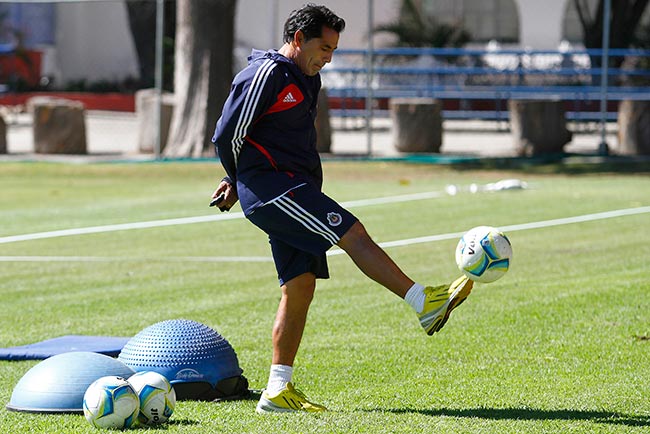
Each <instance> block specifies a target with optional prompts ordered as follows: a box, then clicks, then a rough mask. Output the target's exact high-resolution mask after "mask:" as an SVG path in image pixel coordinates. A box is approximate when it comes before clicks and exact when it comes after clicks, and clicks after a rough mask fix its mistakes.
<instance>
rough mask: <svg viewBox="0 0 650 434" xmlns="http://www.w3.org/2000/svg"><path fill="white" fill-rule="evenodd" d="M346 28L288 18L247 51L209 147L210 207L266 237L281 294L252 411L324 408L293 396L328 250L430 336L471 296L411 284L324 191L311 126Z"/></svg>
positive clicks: (303, 13) (324, 16)
mask: <svg viewBox="0 0 650 434" xmlns="http://www.w3.org/2000/svg"><path fill="white" fill-rule="evenodd" d="M344 28H345V21H344V20H343V19H341V18H339V17H338V16H336V15H335V14H334V13H333V12H332V11H330V10H329V9H328V8H326V7H324V6H316V5H313V4H308V5H306V6H303V7H302V8H301V9H298V10H295V11H293V12H292V13H291V14H290V16H289V18H288V19H287V21H286V23H285V25H284V45H283V46H282V47H281V48H280V49H279V50H277V51H275V50H270V51H266V52H262V51H257V50H253V52H252V54H251V56H250V57H249V65H248V67H246V68H245V69H244V70H242V71H241V72H240V73H239V74H237V76H236V77H235V79H234V81H233V84H232V88H231V92H230V95H229V97H228V99H227V101H226V103H225V104H224V107H223V112H222V115H221V118H220V119H219V121H218V122H217V127H216V131H215V135H214V137H213V139H212V141H213V142H214V143H215V145H216V148H217V152H218V154H219V157H220V159H221V162H222V164H223V167H224V169H225V170H226V173H227V177H226V178H224V179H223V180H222V181H221V183H220V184H219V186H218V187H217V189H216V190H215V192H214V194H213V196H212V197H213V203H215V204H217V205H218V206H219V208H220V209H221V210H222V211H227V210H229V209H230V208H231V207H232V206H233V205H234V204H235V203H236V202H237V200H239V201H240V203H241V206H242V209H243V211H244V214H245V215H246V217H247V218H248V219H249V220H250V221H251V222H252V223H253V224H255V225H256V226H258V227H259V228H260V229H262V230H263V231H264V232H266V233H267V234H268V236H269V242H270V244H271V250H272V254H273V260H274V262H275V266H276V269H277V272H278V278H279V281H280V287H281V290H282V297H281V300H280V305H279V307H278V311H277V315H276V319H275V323H274V326H273V358H272V365H271V371H270V375H269V381H268V385H267V388H266V389H265V391H264V392H263V393H262V396H261V398H260V401H259V403H258V405H257V412H258V413H268V412H287V411H309V412H317V411H323V410H325V407H323V406H321V405H318V404H315V403H312V402H310V401H309V400H307V398H306V397H305V395H303V394H302V393H301V392H298V391H296V390H295V389H294V387H293V384H292V383H291V377H292V373H293V363H294V359H295V357H296V353H297V351H298V347H299V345H300V341H301V338H302V333H303V330H304V328H305V322H306V319H307V311H308V309H309V305H310V303H311V301H312V297H313V295H314V291H315V289H316V279H317V278H323V279H325V278H328V277H329V273H328V268H327V259H326V255H325V252H326V251H327V250H328V249H329V248H330V247H332V245H335V244H336V245H338V246H339V247H340V248H341V249H343V250H344V251H345V252H346V253H347V254H348V255H349V256H350V257H351V258H352V260H353V261H354V262H355V264H356V265H357V266H358V267H359V269H361V271H363V272H364V273H365V274H366V275H367V276H368V277H370V278H371V279H373V280H375V281H376V282H378V283H380V284H381V285H383V286H384V287H386V288H388V289H389V290H391V291H392V292H393V293H395V294H396V295H398V296H399V297H401V298H403V299H405V300H406V301H407V302H408V303H409V304H410V305H411V306H412V307H413V309H414V310H415V311H416V313H417V315H418V317H419V319H420V324H421V325H422V327H423V328H424V329H425V331H426V332H427V333H428V334H429V335H432V334H433V333H435V332H437V331H439V330H440V329H441V328H442V326H443V325H444V324H445V322H446V321H447V318H448V317H449V314H450V312H451V311H452V310H453V309H454V308H456V307H457V306H458V305H460V304H461V303H462V302H463V301H464V300H465V299H466V298H467V296H468V295H469V293H470V291H471V289H472V281H470V280H468V279H467V278H459V279H458V280H456V281H455V282H453V283H452V284H451V285H442V286H437V287H427V288H424V287H423V286H422V285H420V284H418V283H415V282H414V281H413V280H411V279H410V278H409V277H407V276H406V275H405V274H404V273H403V272H402V270H401V269H400V268H399V267H398V266H397V265H396V264H395V263H394V262H393V261H392V260H391V259H390V258H389V257H388V255H387V254H386V253H385V252H384V251H383V250H382V249H381V248H380V247H379V246H377V244H375V243H374V241H373V240H372V239H371V238H370V236H369V235H368V234H367V232H366V230H365V228H364V227H363V225H362V224H361V222H359V221H358V220H357V218H356V217H355V216H354V215H352V214H351V213H350V212H348V211H347V210H345V209H344V208H342V207H341V206H340V205H339V204H338V203H336V202H335V201H334V200H332V199H331V198H329V197H328V196H326V195H325V194H323V193H322V192H321V185H322V167H321V162H320V158H319V155H318V152H317V151H316V131H315V127H314V119H315V116H316V102H317V101H316V99H317V95H318V91H319V89H320V86H321V81H320V75H319V71H320V70H321V68H323V67H324V66H325V65H326V64H327V63H329V62H330V61H331V60H332V54H333V53H334V50H336V48H337V46H338V40H339V33H341V32H342V31H343V29H344Z"/></svg>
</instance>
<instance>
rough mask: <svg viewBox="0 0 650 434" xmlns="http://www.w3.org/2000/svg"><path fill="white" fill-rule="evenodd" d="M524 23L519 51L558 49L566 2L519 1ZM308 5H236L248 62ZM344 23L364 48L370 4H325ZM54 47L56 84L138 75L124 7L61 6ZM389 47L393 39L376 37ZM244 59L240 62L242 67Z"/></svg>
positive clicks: (385, 11)
mask: <svg viewBox="0 0 650 434" xmlns="http://www.w3.org/2000/svg"><path fill="white" fill-rule="evenodd" d="M515 1H516V4H517V7H518V11H519V20H520V25H519V28H520V32H521V34H520V45H521V46H522V47H530V48H533V49H555V48H557V47H558V44H559V43H560V40H561V36H562V17H563V15H564V10H565V8H566V2H567V1H568V0H546V1H541V0H515ZM306 2H307V1H306V0H265V1H262V0H238V1H237V11H236V17H235V40H236V44H237V45H238V46H239V47H240V48H241V49H242V50H240V53H238V54H237V55H238V56H240V57H245V56H246V55H247V54H248V52H249V51H250V49H251V48H258V49H268V48H279V47H280V46H281V45H282V27H283V25H284V21H285V20H286V18H287V16H288V15H289V13H290V12H291V11H292V10H294V9H297V8H299V7H301V6H302V5H304V4H305V3H306ZM323 3H326V4H327V6H328V7H329V8H330V9H332V10H333V11H334V12H335V13H336V14H338V15H339V16H341V17H342V18H344V19H345V21H346V29H345V31H344V32H343V34H342V35H341V39H340V41H339V48H364V47H366V46H367V44H368V39H367V37H368V30H369V27H368V0H328V1H323ZM399 5H400V0H374V22H375V25H376V24H380V23H386V22H389V21H392V20H394V19H395V17H396V16H397V14H398V11H399ZM56 19H57V23H56V46H55V48H54V49H52V50H48V52H47V59H45V60H46V65H47V68H48V69H49V70H48V71H47V73H48V74H51V75H54V77H55V80H56V82H57V83H59V84H61V83H65V82H67V81H69V80H75V79H82V78H85V79H87V80H88V81H91V82H92V81H97V80H109V81H120V80H123V79H125V78H127V77H130V76H132V77H135V76H137V74H138V62H137V55H136V52H135V47H134V44H133V40H132V37H131V33H130V30H129V26H128V15H127V12H126V6H125V4H124V2H123V1H121V2H120V1H107V2H92V3H83V2H79V3H77V2H73V3H59V4H57V17H56ZM374 42H375V46H385V45H387V43H389V42H390V37H389V36H385V35H379V36H375V37H374ZM244 60H245V59H241V61H244Z"/></svg>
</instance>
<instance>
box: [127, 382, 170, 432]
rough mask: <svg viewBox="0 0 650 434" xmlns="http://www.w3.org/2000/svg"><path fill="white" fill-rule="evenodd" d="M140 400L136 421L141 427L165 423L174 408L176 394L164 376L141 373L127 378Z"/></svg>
mask: <svg viewBox="0 0 650 434" xmlns="http://www.w3.org/2000/svg"><path fill="white" fill-rule="evenodd" d="M129 383H131V386H133V389H134V390H135V393H136V394H137V395H138V398H139V399H140V414H139V415H138V420H139V421H140V423H141V424H143V425H156V424H159V423H163V422H166V421H167V419H169V418H170V417H171V415H172V413H173V412H174V407H175V406H176V392H175V391H174V388H173V387H172V385H171V384H170V383H169V381H168V380H167V378H165V376H164V375H162V374H159V373H158V372H155V371H142V372H137V373H135V374H133V375H132V376H131V377H130V378H129Z"/></svg>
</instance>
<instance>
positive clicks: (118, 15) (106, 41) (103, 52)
mask: <svg viewBox="0 0 650 434" xmlns="http://www.w3.org/2000/svg"><path fill="white" fill-rule="evenodd" d="M56 20H57V22H56V50H55V52H54V53H51V57H53V59H49V60H50V63H49V64H50V65H51V66H50V67H51V68H52V71H51V73H52V74H53V75H54V78H55V80H56V83H59V84H63V83H66V82H67V81H70V80H77V79H82V78H85V79H86V80H87V81H89V82H92V81H98V80H109V81H120V80H123V79H125V78H128V77H137V76H138V74H139V71H138V60H137V55H136V52H135V46H134V44H133V39H132V37H131V31H130V30H129V26H128V16H127V12H126V6H125V4H124V3H123V2H117V3H116V2H93V3H59V4H57V11H56Z"/></svg>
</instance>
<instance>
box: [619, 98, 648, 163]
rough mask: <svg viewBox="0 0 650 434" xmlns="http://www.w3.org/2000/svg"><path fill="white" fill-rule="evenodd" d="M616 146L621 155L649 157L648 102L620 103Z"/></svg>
mask: <svg viewBox="0 0 650 434" xmlns="http://www.w3.org/2000/svg"><path fill="white" fill-rule="evenodd" d="M618 146H619V149H618V152H619V153H620V154H622V155H650V101H627V100H626V101H621V102H620V104H619V106H618Z"/></svg>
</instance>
